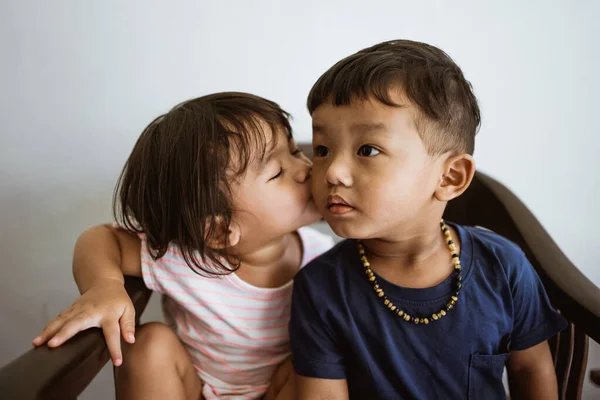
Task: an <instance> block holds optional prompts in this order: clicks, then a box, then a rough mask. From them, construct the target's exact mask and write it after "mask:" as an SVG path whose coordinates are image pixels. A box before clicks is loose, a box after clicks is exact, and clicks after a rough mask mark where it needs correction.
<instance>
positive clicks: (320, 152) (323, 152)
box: [315, 146, 329, 157]
mask: <svg viewBox="0 0 600 400" xmlns="http://www.w3.org/2000/svg"><path fill="white" fill-rule="evenodd" d="M328 155H329V149H328V148H327V147H325V146H317V147H315V157H327V156H328Z"/></svg>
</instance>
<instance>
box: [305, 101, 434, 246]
mask: <svg viewBox="0 0 600 400" xmlns="http://www.w3.org/2000/svg"><path fill="white" fill-rule="evenodd" d="M394 101H396V103H398V104H404V105H403V106H401V107H390V106H386V105H384V104H382V103H380V102H379V101H377V100H375V99H372V98H370V99H368V100H366V101H361V100H355V101H353V102H352V104H351V105H347V106H334V105H331V104H329V103H328V102H327V103H324V104H322V105H321V106H319V107H318V108H317V109H316V110H315V111H314V113H313V150H314V157H313V163H314V165H313V173H312V189H313V196H314V199H315V203H316V205H317V208H318V210H319V211H320V212H321V214H322V215H323V218H324V219H325V220H326V221H327V223H328V224H329V225H330V226H331V228H332V229H333V231H334V232H335V233H336V234H337V235H339V236H341V237H345V238H356V239H371V238H390V239H393V238H394V237H396V236H397V235H398V233H399V232H398V229H399V228H400V230H401V231H403V232H410V231H413V230H414V228H417V229H418V227H419V224H421V223H424V222H425V221H426V220H429V219H430V218H429V215H431V214H436V213H432V211H434V210H437V211H439V209H440V207H443V204H442V203H441V202H440V201H438V200H436V199H435V197H434V192H435V191H436V188H437V187H438V185H439V182H440V177H441V176H442V171H443V167H444V166H443V157H431V156H430V155H428V153H427V151H426V148H425V146H424V144H423V142H422V140H421V138H420V136H419V133H418V131H417V128H416V126H415V116H416V110H415V108H414V106H413V105H412V104H410V103H409V102H408V101H403V100H402V97H401V96H400V95H399V96H398V98H396V99H394ZM442 209H443V208H442ZM440 215H441V214H440ZM423 217H424V218H423Z"/></svg>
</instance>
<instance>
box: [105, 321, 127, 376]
mask: <svg viewBox="0 0 600 400" xmlns="http://www.w3.org/2000/svg"><path fill="white" fill-rule="evenodd" d="M102 331H103V332H104V338H105V339H106V345H107V346H108V352H109V353H110V357H111V358H112V361H113V364H114V365H115V367H118V366H120V365H121V363H122V362H123V356H122V355H121V332H120V328H119V322H118V321H117V320H116V319H111V320H107V321H105V322H104V323H103V324H102Z"/></svg>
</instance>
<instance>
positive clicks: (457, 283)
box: [358, 219, 462, 325]
mask: <svg viewBox="0 0 600 400" xmlns="http://www.w3.org/2000/svg"><path fill="white" fill-rule="evenodd" d="M440 227H441V228H442V232H443V234H444V237H445V238H446V242H447V243H448V248H449V249H450V254H451V255H452V262H453V263H454V273H455V274H456V276H455V278H454V289H455V291H454V293H453V294H452V296H450V300H448V303H447V304H446V307H444V308H442V309H441V310H440V311H438V312H437V313H433V314H431V317H429V316H427V317H425V316H421V317H413V316H412V315H410V314H408V313H407V312H406V311H404V310H401V309H400V308H398V307H396V306H395V305H394V303H392V302H391V300H390V299H388V298H387V296H386V295H385V293H384V292H383V289H381V288H380V287H379V283H378V282H377V277H376V276H375V274H374V273H373V270H372V269H371V264H369V260H368V259H367V255H366V254H365V247H364V246H363V244H362V243H361V242H360V241H359V242H358V254H359V255H360V259H361V261H362V263H363V266H364V267H365V274H366V275H367V278H368V279H369V282H371V283H372V284H373V290H374V291H375V293H376V294H377V296H379V297H380V298H381V300H382V301H383V304H384V305H385V306H386V307H387V308H388V309H389V310H390V311H391V312H393V313H394V314H396V315H397V316H399V317H400V318H402V319H403V320H404V321H406V322H412V323H414V324H416V325H418V324H429V322H433V321H439V320H440V319H441V318H442V317H444V316H446V313H447V312H448V311H450V310H451V309H452V308H453V307H454V306H455V305H456V302H457V301H458V295H459V294H460V289H461V287H462V275H461V272H462V269H461V266H460V257H459V256H458V253H457V252H456V245H455V244H454V241H453V240H452V233H450V228H448V225H446V223H445V222H444V220H443V219H442V220H441V222H440ZM430 318H431V319H430Z"/></svg>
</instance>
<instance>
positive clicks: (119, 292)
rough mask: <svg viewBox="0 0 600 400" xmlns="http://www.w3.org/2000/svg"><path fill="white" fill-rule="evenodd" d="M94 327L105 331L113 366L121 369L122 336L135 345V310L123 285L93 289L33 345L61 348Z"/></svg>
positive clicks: (111, 284)
mask: <svg viewBox="0 0 600 400" xmlns="http://www.w3.org/2000/svg"><path fill="white" fill-rule="evenodd" d="M93 327H97V328H102V331H103V332H104V337H105V338H106V344H107V346H108V351H109V353H110V355H111V358H112V361H113V363H114V365H115V366H117V367H118V366H119V365H121V363H122V362H123V357H122V353H121V338H120V335H123V339H125V341H126V342H128V343H133V342H135V336H134V334H135V309H134V308H133V303H132V302H131V299H130V298H129V295H128V294H127V292H126V291H125V287H124V286H123V282H119V281H108V282H107V281H104V282H102V283H99V284H97V285H94V286H92V287H90V288H89V289H88V290H87V291H86V292H85V293H83V294H82V295H81V296H80V297H79V298H78V299H77V300H76V301H75V302H74V303H73V305H72V306H71V307H69V308H68V309H67V310H66V311H63V312H62V313H60V314H59V315H58V316H57V317H56V318H54V319H53V320H52V321H50V322H49V323H48V325H46V327H45V328H44V329H43V330H42V332H41V333H40V334H39V336H38V337H36V338H35V339H34V340H33V345H34V346H39V345H41V344H43V343H45V342H48V347H58V346H60V345H61V344H63V343H64V342H66V341H67V340H69V339H70V338H72V337H73V336H75V334H77V333H78V332H81V331H83V330H86V329H89V328H93Z"/></svg>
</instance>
